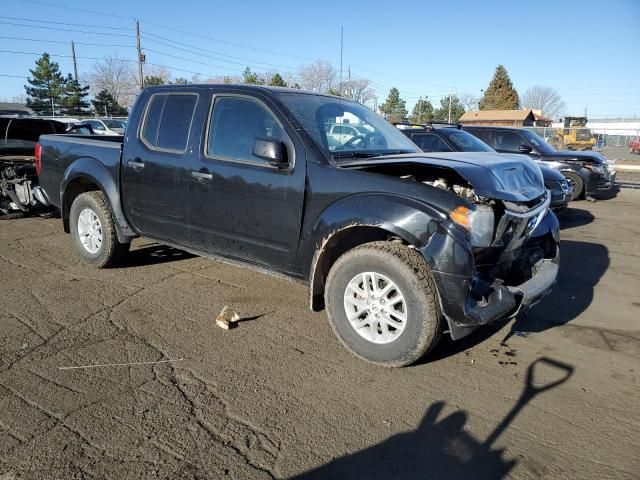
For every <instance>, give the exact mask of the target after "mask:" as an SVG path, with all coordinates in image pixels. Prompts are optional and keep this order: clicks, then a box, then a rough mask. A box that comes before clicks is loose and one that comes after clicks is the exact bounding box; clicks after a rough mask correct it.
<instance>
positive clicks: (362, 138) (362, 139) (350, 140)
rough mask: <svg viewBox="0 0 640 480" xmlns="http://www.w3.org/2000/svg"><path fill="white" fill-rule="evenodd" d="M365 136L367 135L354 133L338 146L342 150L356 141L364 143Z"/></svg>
mask: <svg viewBox="0 0 640 480" xmlns="http://www.w3.org/2000/svg"><path fill="white" fill-rule="evenodd" d="M367 136H368V135H356V136H355V137H351V138H350V139H349V140H347V141H346V142H344V143H343V144H342V146H341V147H340V150H344V148H345V147H350V146H351V145H353V144H354V143H356V142H357V141H360V142H363V143H364V142H365V141H366V140H367Z"/></svg>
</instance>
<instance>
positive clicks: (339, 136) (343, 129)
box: [327, 123, 371, 146]
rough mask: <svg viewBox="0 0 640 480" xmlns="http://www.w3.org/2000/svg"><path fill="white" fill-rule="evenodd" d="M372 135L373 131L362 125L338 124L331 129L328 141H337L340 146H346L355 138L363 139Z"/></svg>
mask: <svg viewBox="0 0 640 480" xmlns="http://www.w3.org/2000/svg"><path fill="white" fill-rule="evenodd" d="M369 133H371V130H370V129H368V128H366V127H363V126H362V125H351V124H348V123H336V124H335V125H331V127H329V132H328V133H327V140H335V142H336V143H337V145H338V146H340V145H344V144H345V143H347V142H348V141H349V140H351V139H352V138H354V137H362V136H366V135H367V134H369Z"/></svg>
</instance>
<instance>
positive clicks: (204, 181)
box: [189, 94, 306, 271]
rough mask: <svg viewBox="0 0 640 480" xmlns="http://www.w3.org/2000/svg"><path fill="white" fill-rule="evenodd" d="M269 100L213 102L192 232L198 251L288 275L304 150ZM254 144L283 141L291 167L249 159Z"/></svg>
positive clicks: (194, 194) (196, 172)
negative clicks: (283, 272) (267, 140)
mask: <svg viewBox="0 0 640 480" xmlns="http://www.w3.org/2000/svg"><path fill="white" fill-rule="evenodd" d="M285 125H286V122H285V121H284V119H283V118H282V117H281V116H280V114H279V113H278V112H277V111H276V110H275V109H274V108H273V106H272V105H269V104H268V99H259V98H257V97H253V96H250V95H240V94H221V95H214V96H213V98H212V106H211V109H210V114H209V119H208V122H207V128H208V130H207V132H206V134H205V136H204V138H203V141H202V148H201V149H200V154H199V156H198V157H197V158H195V157H194V160H195V163H194V165H193V169H192V172H191V178H190V189H189V191H190V200H189V202H190V208H189V228H190V233H191V243H192V244H193V245H194V246H195V247H196V248H198V249H200V250H203V251H209V252H216V253H220V254H222V255H226V256H229V257H236V258H240V259H243V260H248V261H251V262H255V263H258V264H263V265H269V266H273V267H275V268H276V269H279V270H282V271H291V270H292V268H293V263H294V261H295V256H296V251H297V248H298V240H299V237H300V226H301V222H302V209H303V202H304V189H305V166H306V165H305V158H304V149H303V147H302V146H301V144H300V143H299V141H298V140H296V137H295V135H294V134H293V132H288V131H287V128H286V127H285ZM256 139H276V140H278V141H280V142H282V145H283V151H284V152H286V153H285V159H286V161H287V162H288V166H285V167H280V168H278V167H275V166H273V165H271V164H269V163H268V162H267V161H265V160H262V159H260V158H258V157H256V156H255V155H253V153H252V151H253V145H254V142H255V140H256Z"/></svg>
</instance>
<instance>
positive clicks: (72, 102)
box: [60, 74, 91, 115]
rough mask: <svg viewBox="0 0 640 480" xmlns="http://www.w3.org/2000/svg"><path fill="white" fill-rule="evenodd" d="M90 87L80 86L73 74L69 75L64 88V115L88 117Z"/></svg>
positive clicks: (62, 107) (62, 109)
mask: <svg viewBox="0 0 640 480" xmlns="http://www.w3.org/2000/svg"><path fill="white" fill-rule="evenodd" d="M88 96H89V85H84V86H82V85H80V82H78V81H77V80H76V79H75V78H73V77H72V76H71V74H69V75H67V78H66V79H65V80H64V84H63V88H62V97H61V99H60V107H61V108H60V110H61V112H62V114H63V115H86V114H88V113H90V112H91V111H90V109H89V101H88V100H87V97H88Z"/></svg>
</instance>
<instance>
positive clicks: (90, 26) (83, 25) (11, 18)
mask: <svg viewBox="0 0 640 480" xmlns="http://www.w3.org/2000/svg"><path fill="white" fill-rule="evenodd" d="M0 18H6V19H9V20H19V21H25V22H34V23H46V24H49V23H53V24H55V25H66V26H71V27H87V28H102V29H106V30H127V31H130V30H131V28H128V27H110V26H108V25H87V24H84V23H68V22H54V21H53V20H38V19H36V18H24V17H7V16H5V15H0Z"/></svg>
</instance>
